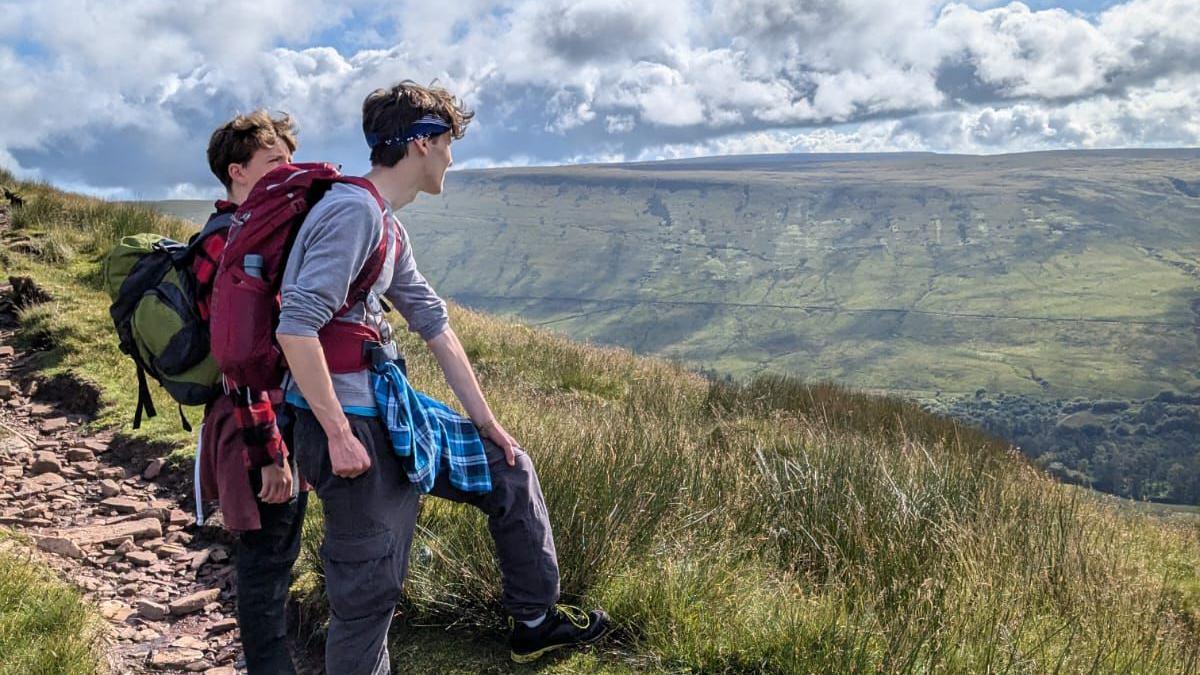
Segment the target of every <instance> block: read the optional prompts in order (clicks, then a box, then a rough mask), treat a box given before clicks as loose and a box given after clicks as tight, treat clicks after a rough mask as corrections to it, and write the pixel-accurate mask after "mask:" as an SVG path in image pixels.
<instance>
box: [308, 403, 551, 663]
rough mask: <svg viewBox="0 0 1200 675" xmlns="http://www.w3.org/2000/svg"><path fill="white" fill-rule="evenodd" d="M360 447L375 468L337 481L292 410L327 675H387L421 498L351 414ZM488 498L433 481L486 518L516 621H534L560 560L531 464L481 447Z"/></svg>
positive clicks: (321, 447) (380, 440)
mask: <svg viewBox="0 0 1200 675" xmlns="http://www.w3.org/2000/svg"><path fill="white" fill-rule="evenodd" d="M346 418H347V419H348V420H349V421H350V428H351V430H352V431H353V432H354V436H355V437H356V438H357V439H358V440H359V441H360V442H361V443H362V444H363V447H364V448H366V451H367V454H368V455H369V456H370V458H371V468H370V469H368V470H367V472H366V473H364V474H363V475H361V476H358V477H356V478H351V479H346V478H339V477H337V476H335V475H333V470H332V468H331V465H330V461H329V451H328V441H327V439H326V437H325V432H324V430H323V429H322V428H321V425H320V423H319V422H317V420H316V418H315V417H314V416H313V414H312V412H311V411H308V410H297V411H296V429H295V451H296V462H297V464H298V465H299V468H300V473H301V475H303V476H304V478H305V479H306V480H307V481H308V482H309V483H311V484H312V486H313V487H314V488H315V489H316V491H317V496H318V497H320V499H321V506H322V508H323V509H324V512H325V541H324V543H323V544H322V545H321V561H322V562H323V563H324V565H325V592H326V595H327V596H328V597H329V609H330V614H331V618H330V621H329V633H328V636H327V637H326V641H325V670H326V672H327V673H328V675H384V674H386V673H390V672H391V669H390V665H389V661H388V651H387V632H388V627H389V626H390V625H391V621H392V614H393V613H394V612H395V609H396V603H397V601H399V599H400V590H401V586H402V584H403V581H404V575H405V572H406V571H407V569H408V556H409V548H410V546H411V545H412V539H413V529H414V527H415V525H416V519H417V506H418V492H417V488H416V486H414V485H413V484H412V483H410V482H409V480H408V477H407V475H405V473H404V468H403V466H402V465H401V460H400V458H399V457H398V456H396V453H395V452H394V451H393V450H392V447H391V442H390V441H389V439H388V435H387V431H386V430H385V429H384V426H383V423H382V422H381V421H380V420H378V419H376V418H373V417H360V416H357V415H347V416H346ZM483 444H484V448H485V450H486V451H487V457H488V465H489V467H490V469H491V475H492V491H491V492H489V493H487V494H476V493H466V492H462V491H459V490H457V489H455V488H453V487H451V486H450V485H449V483H448V481H447V480H446V476H445V475H439V476H438V481H437V484H436V485H435V486H434V489H433V491H432V492H431V494H432V495H434V496H437V497H442V498H444V499H450V500H452V501H456V502H463V503H467V504H471V505H472V506H475V507H476V508H478V509H479V510H481V511H483V513H484V514H486V515H487V517H488V529H489V530H490V531H491V534H492V539H493V540H494V541H495V543H496V553H497V558H498V559H499V562H500V573H501V584H502V586H503V595H502V598H501V601H502V603H503V605H504V608H505V610H507V611H508V612H509V613H510V614H512V615H513V617H515V618H517V619H533V618H537V617H538V616H540V615H541V614H542V612H544V611H546V610H547V609H549V608H550V607H551V606H552V605H553V604H554V603H555V602H557V600H558V592H559V589H558V559H557V556H556V554H555V551H554V537H553V534H552V533H551V531H550V518H549V515H548V514H547V512H546V505H545V502H544V501H543V499H542V488H541V485H540V484H539V483H538V478H537V473H536V472H535V471H534V468H533V463H532V462H531V461H530V459H529V456H528V455H526V454H525V453H524V452H520V451H518V452H517V464H516V466H511V467H510V466H508V464H507V462H505V459H504V451H503V450H501V449H500V448H499V447H498V446H497V445H496V444H495V443H492V442H491V441H489V440H487V439H484V441H483Z"/></svg>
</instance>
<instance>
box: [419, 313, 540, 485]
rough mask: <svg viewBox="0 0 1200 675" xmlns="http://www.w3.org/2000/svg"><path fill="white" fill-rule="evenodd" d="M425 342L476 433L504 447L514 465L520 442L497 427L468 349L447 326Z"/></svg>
mask: <svg viewBox="0 0 1200 675" xmlns="http://www.w3.org/2000/svg"><path fill="white" fill-rule="evenodd" d="M425 344H426V345H427V346H428V347H429V351H431V352H433V356H434V358H436V359H437V362H438V365H439V366H441V367H442V373H443V374H444V375H445V376H446V384H449V385H450V388H451V389H453V390H454V395H455V396H457V397H458V400H459V401H460V402H461V403H462V405H463V408H465V409H466V411H467V415H469V416H470V417H471V419H472V420H473V421H474V422H475V424H476V426H478V427H479V433H480V434H482V435H484V436H486V437H488V438H490V439H492V441H493V442H494V443H495V444H496V445H498V446H500V448H501V449H502V450H504V457H505V459H506V460H508V465H509V466H513V465H514V464H515V463H516V455H515V451H516V449H517V448H519V447H520V445H518V444H517V441H516V439H514V438H513V437H512V436H511V435H509V433H508V432H507V431H505V430H504V427H502V426H500V422H498V421H497V420H496V416H495V415H493V414H492V409H491V408H490V407H488V404H487V400H486V399H485V398H484V397H483V390H481V389H480V388H479V381H478V380H476V379H475V370H474V369H473V368H472V367H471V360H470V359H469V358H468V357H467V352H466V350H464V349H463V346H462V343H461V342H459V340H458V335H457V334H456V333H455V332H454V329H453V328H450V327H449V326H447V327H446V330H445V331H443V332H442V333H440V334H438V335H437V336H435V337H434V338H433V339H431V340H429V341H428V342H426V343H425Z"/></svg>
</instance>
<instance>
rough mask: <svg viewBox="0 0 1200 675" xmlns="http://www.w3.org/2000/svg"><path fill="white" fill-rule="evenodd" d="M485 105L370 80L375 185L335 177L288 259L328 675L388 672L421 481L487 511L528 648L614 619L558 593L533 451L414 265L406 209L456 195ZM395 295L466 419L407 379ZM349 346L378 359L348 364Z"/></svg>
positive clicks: (290, 358)
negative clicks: (454, 152) (561, 600)
mask: <svg viewBox="0 0 1200 675" xmlns="http://www.w3.org/2000/svg"><path fill="white" fill-rule="evenodd" d="M472 116H473V114H472V113H471V112H469V111H467V110H465V109H464V108H463V107H462V105H461V103H460V102H459V101H458V100H457V99H455V98H454V97H453V96H451V95H450V94H449V93H448V92H446V91H445V90H443V89H437V88H427V87H421V86H419V85H416V84H415V83H412V82H401V83H400V84H397V85H395V86H392V87H389V88H387V89H379V90H376V91H375V92H373V93H371V95H369V96H368V97H367V99H366V101H365V102H364V104H363V131H364V133H365V135H366V137H367V144H368V146H370V148H371V171H370V172H369V173H367V175H366V176H365V178H366V179H367V181H368V183H367V184H366V185H365V186H358V185H350V184H338V185H335V186H333V187H332V188H331V189H330V190H329V192H328V193H327V194H326V195H325V196H324V197H323V198H322V199H321V201H320V202H318V203H317V205H316V206H314V207H313V209H312V210H311V211H310V212H309V214H308V216H307V218H306V219H305V221H304V223H303V225H301V227H300V228H299V231H298V233H297V235H296V240H295V244H294V245H293V247H292V250H291V254H290V257H289V259H288V261H287V265H286V267H285V269H284V273H283V283H282V294H281V298H282V308H281V311H280V317H279V325H278V328H277V330H276V336H277V338H278V341H279V344H280V346H281V347H282V348H283V352H284V354H285V356H286V358H287V362H288V364H289V367H290V370H291V375H292V378H293V382H292V383H291V384H290V385H289V388H288V396H287V399H288V401H289V403H292V404H293V405H294V406H296V407H297V408H298V409H297V411H296V426H295V431H294V440H295V442H294V451H295V453H296V461H297V464H298V466H299V468H300V472H301V474H303V476H304V478H305V480H307V481H308V482H309V483H311V484H312V485H313V487H314V488H315V489H316V491H317V495H318V496H319V497H320V498H321V506H322V508H323V510H324V513H325V541H324V542H323V544H322V546H321V559H322V562H323V563H324V570H325V582H326V595H327V596H328V598H329V605H330V609H331V614H332V617H331V619H330V623H329V632H328V634H327V638H326V651H325V667H326V670H327V672H328V673H329V675H380V674H383V673H389V672H391V671H390V664H389V660H388V652H387V631H388V626H389V625H390V623H391V619H392V614H393V613H394V611H395V608H396V603H397V601H398V600H399V599H400V592H401V587H402V582H403V578H404V574H405V572H406V569H407V565H408V558H409V548H410V546H411V544H412V537H413V529H414V527H415V525H416V518H417V507H418V498H419V495H420V493H428V494H432V495H434V496H438V497H442V498H446V499H451V500H454V501H458V502H464V503H468V504H471V505H473V506H475V507H477V508H479V509H480V510H481V511H483V512H484V513H485V514H486V515H487V516H488V528H489V530H490V532H491V535H492V538H493V541H494V542H495V544H496V553H497V558H498V560H499V564H500V571H501V577H502V578H501V585H502V587H503V594H502V599H501V601H502V604H503V605H504V608H505V609H506V610H507V611H508V613H509V614H510V615H511V616H512V617H513V619H514V629H513V632H512V635H511V638H510V644H511V647H512V658H513V659H514V660H517V661H521V662H527V661H532V660H534V659H536V658H538V657H539V656H541V655H542V654H544V653H546V652H548V651H550V650H553V649H557V648H560V647H566V646H570V645H577V644H582V643H586V642H590V641H593V640H595V639H597V638H599V637H600V636H601V635H603V633H604V631H605V630H606V628H607V626H608V623H609V620H608V617H607V616H606V615H605V614H604V612H603V611H600V610H592V611H591V612H583V611H581V610H578V609H576V608H567V607H563V606H560V605H557V604H556V603H557V601H558V593H559V578H558V561H557V556H556V553H555V549H554V538H553V535H552V533H551V529H550V520H549V515H548V514H547V512H546V506H545V503H544V501H543V498H542V491H541V486H540V485H539V483H538V478H537V472H536V471H535V470H534V467H533V462H532V461H531V460H530V458H529V455H527V454H526V453H525V451H524V450H523V449H522V448H521V446H520V445H519V444H518V443H517V441H516V439H514V438H513V437H512V435H511V434H509V433H508V432H507V431H506V430H505V429H504V427H503V426H502V425H501V424H500V422H499V421H498V420H497V419H496V417H495V416H494V415H493V414H492V411H491V409H490V408H489V406H488V404H487V401H486V400H485V398H484V396H483V393H482V391H481V390H480V387H479V384H478V382H477V381H476V379H475V374H474V371H473V370H472V367H471V363H470V361H469V360H468V358H467V355H466V353H465V351H464V350H463V347H462V345H461V344H460V342H459V340H458V337H457V336H456V335H455V333H454V330H453V329H452V328H451V327H450V323H449V319H448V317H447V313H446V304H445V303H444V302H443V301H442V300H441V298H439V297H438V295H437V294H436V293H435V292H434V291H433V289H432V288H431V287H430V285H429V283H428V282H427V281H426V280H425V278H424V277H423V276H422V275H421V273H420V272H419V271H418V270H417V267H416V263H415V259H414V257H413V247H412V241H411V239H409V237H408V235H407V233H406V232H405V230H404V228H403V227H402V226H401V225H400V224H399V222H398V221H397V220H396V219H395V216H394V213H393V212H394V211H395V210H397V209H399V208H401V207H403V206H405V205H407V204H408V203H410V202H411V201H412V200H413V199H415V198H416V196H417V194H418V193H419V192H425V193H428V194H439V193H440V192H441V191H442V181H443V178H444V177H445V173H446V169H447V168H448V167H449V166H450V164H451V162H452V158H451V154H450V144H451V141H452V140H454V139H456V138H461V137H462V135H463V133H464V131H465V127H466V125H467V124H468V122H469V121H470V119H471V117H472ZM381 205H382V206H381ZM381 238H383V239H382V241H385V242H386V243H387V247H388V248H387V251H388V255H387V256H386V260H387V262H386V263H385V265H384V269H383V270H382V271H381V273H380V275H379V277H378V279H377V281H376V283H375V284H374V286H373V287H372V288H371V289H370V292H369V293H367V294H366V295H365V297H363V298H361V299H357V300H356V301H355V304H354V306H353V307H352V308H351V311H349V312H346V313H344V314H339V315H338V316H336V317H335V316H334V315H335V313H338V312H339V308H341V307H342V306H343V305H344V304H345V303H346V301H347V294H348V289H349V287H350V285H351V283H352V281H353V280H354V279H355V278H356V276H357V275H358V273H359V270H361V269H362V268H363V266H364V265H365V263H366V261H367V259H368V257H369V256H370V254H371V253H372V252H373V251H374V250H376V249H377V248H378V246H379V243H380V241H381ZM382 298H386V299H387V300H389V301H390V302H391V303H392V304H393V305H395V307H396V309H398V310H399V312H400V314H401V315H402V316H403V317H404V319H405V321H406V322H407V324H408V327H409V330H411V331H413V332H416V333H417V334H419V335H420V336H421V338H422V339H424V341H425V344H426V345H427V346H428V348H429V349H430V351H432V352H433V354H434V356H435V357H436V359H437V362H438V364H439V366H440V367H441V370H442V372H443V374H444V375H445V378H446V382H447V383H448V384H449V385H450V388H451V389H452V390H453V391H454V393H455V395H456V396H457V397H458V399H459V401H460V402H461V404H462V407H463V408H464V409H465V410H466V412H467V415H468V416H469V418H467V417H463V416H461V415H459V414H458V413H457V412H456V411H454V410H452V409H450V408H449V407H448V406H445V404H442V403H440V402H438V401H434V400H433V399H430V398H428V397H426V396H424V395H423V394H420V392H416V391H415V390H413V389H412V388H411V386H409V384H408V382H407V378H406V377H405V373H404V368H403V365H402V361H401V360H398V359H397V355H396V353H395V346H394V344H393V343H392V342H391V327H390V325H388V323H387V321H386V319H385V318H384V303H383V301H382ZM364 354H367V355H369V358H364V357H363V356H362V355H364ZM347 359H349V360H352V361H353V360H357V359H363V360H364V361H365V362H364V363H363V364H362V365H358V366H356V368H354V369H351V370H349V371H347V370H346V369H345V368H343V367H341V364H344V363H345V362H346V360H347ZM334 362H337V363H338V364H339V367H338V368H335V369H332V370H333V371H334V372H332V374H331V368H330V363H334Z"/></svg>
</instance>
